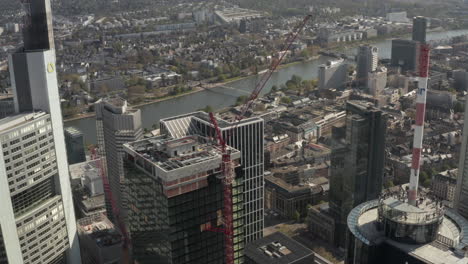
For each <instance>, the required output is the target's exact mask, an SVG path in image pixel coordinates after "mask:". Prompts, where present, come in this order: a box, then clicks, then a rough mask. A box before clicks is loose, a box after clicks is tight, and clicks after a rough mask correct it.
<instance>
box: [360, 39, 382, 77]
mask: <svg viewBox="0 0 468 264" xmlns="http://www.w3.org/2000/svg"><path fill="white" fill-rule="evenodd" d="M378 56H379V50H378V49H377V47H373V46H370V45H361V46H359V49H358V53H357V56H356V61H357V68H356V71H357V74H356V79H357V82H358V83H359V84H360V85H362V86H366V85H367V84H368V79H369V73H371V72H374V71H375V70H376V69H377V65H378V63H379V57H378Z"/></svg>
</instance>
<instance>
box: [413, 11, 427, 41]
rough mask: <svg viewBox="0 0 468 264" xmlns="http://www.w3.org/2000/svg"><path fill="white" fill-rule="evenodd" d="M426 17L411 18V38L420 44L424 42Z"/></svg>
mask: <svg viewBox="0 0 468 264" xmlns="http://www.w3.org/2000/svg"><path fill="white" fill-rule="evenodd" d="M426 29H427V18H425V17H422V16H418V17H415V18H413V40H414V41H419V42H420V43H421V44H424V43H426Z"/></svg>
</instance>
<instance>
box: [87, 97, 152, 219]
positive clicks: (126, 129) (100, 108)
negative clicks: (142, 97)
mask: <svg viewBox="0 0 468 264" xmlns="http://www.w3.org/2000/svg"><path fill="white" fill-rule="evenodd" d="M95 107H96V130H97V142H98V147H99V151H100V153H99V154H100V155H102V157H105V160H104V162H103V164H104V166H107V167H106V168H107V170H106V173H107V178H108V181H109V187H110V190H111V192H112V198H113V200H114V204H115V206H118V207H119V208H118V210H119V212H120V216H119V217H120V218H121V220H122V221H124V222H125V221H126V209H127V206H126V203H127V202H126V198H125V197H124V188H125V185H124V184H123V183H124V180H125V176H124V169H123V161H122V158H123V154H124V152H123V144H125V143H128V142H133V141H136V140H139V139H141V138H142V137H143V128H142V123H141V111H140V109H134V108H131V107H129V106H128V104H127V101H126V100H124V99H122V98H120V97H108V98H103V99H101V100H99V101H98V102H96V104H95ZM108 198H109V197H106V199H108ZM106 209H107V215H108V217H109V219H110V220H112V221H114V222H115V220H116V219H114V215H113V212H114V211H113V210H114V209H113V208H112V203H111V201H108V200H106Z"/></svg>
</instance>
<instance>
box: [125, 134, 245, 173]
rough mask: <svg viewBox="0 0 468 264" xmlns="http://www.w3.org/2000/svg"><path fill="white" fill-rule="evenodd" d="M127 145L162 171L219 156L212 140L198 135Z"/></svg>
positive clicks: (195, 163) (155, 139)
mask: <svg viewBox="0 0 468 264" xmlns="http://www.w3.org/2000/svg"><path fill="white" fill-rule="evenodd" d="M128 146H129V147H130V148H131V149H132V150H133V151H135V152H136V153H138V154H139V155H140V156H142V157H143V158H145V159H146V160H149V161H151V162H152V163H153V164H154V165H156V166H157V167H160V168H161V169H163V170H164V171H172V170H176V169H180V168H184V167H187V166H191V165H197V164H201V163H203V162H206V161H210V160H214V159H218V158H220V157H221V150H220V149H219V148H218V147H217V146H216V145H214V144H213V142H210V141H209V140H208V139H206V138H203V137H199V136H187V137H183V138H179V139H171V138H166V137H165V136H162V137H155V138H150V139H145V140H141V141H137V142H133V143H130V144H128ZM237 152H238V151H237Z"/></svg>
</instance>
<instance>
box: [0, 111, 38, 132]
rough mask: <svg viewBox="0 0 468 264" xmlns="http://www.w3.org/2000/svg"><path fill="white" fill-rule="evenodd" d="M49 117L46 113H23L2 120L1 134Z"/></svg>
mask: <svg viewBox="0 0 468 264" xmlns="http://www.w3.org/2000/svg"><path fill="white" fill-rule="evenodd" d="M45 115H47V113H45V112H42V111H41V112H34V113H21V114H17V115H13V116H8V117H5V118H2V119H0V132H5V131H6V130H9V129H11V128H15V127H17V126H20V125H23V124H25V123H27V122H29V121H32V120H35V119H38V118H40V117H43V116H45Z"/></svg>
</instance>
